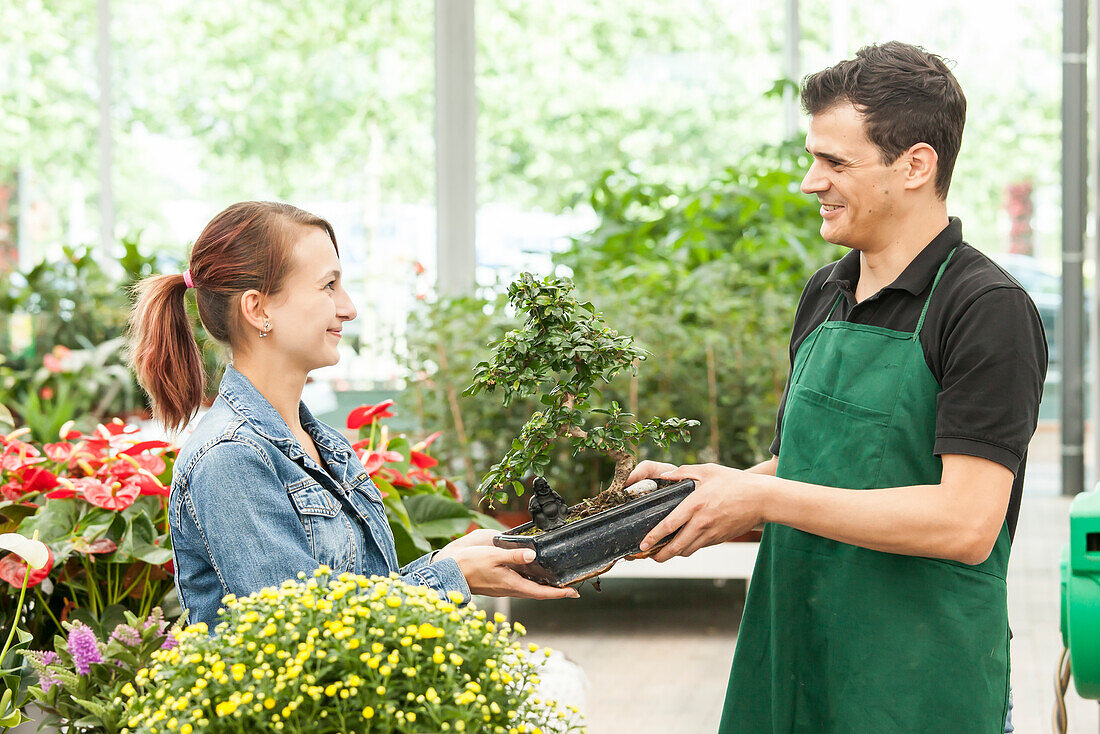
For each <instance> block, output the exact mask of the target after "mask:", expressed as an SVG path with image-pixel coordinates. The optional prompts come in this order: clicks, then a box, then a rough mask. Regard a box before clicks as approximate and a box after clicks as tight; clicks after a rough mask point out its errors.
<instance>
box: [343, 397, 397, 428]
mask: <svg viewBox="0 0 1100 734" xmlns="http://www.w3.org/2000/svg"><path fill="white" fill-rule="evenodd" d="M392 405H393V401H392V400H383V401H382V402H381V403H378V404H377V405H360V406H359V407H358V408H356V409H355V410H353V411H351V412H350V413H348V428H350V429H351V430H356V429H358V428H362V427H363V426H369V425H370V424H371V423H374V422H375V421H376V420H378V419H379V418H393V416H394V414H393V413H391V412H390V411H389V408H390V407H391V406H392Z"/></svg>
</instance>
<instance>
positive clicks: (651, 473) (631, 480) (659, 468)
mask: <svg viewBox="0 0 1100 734" xmlns="http://www.w3.org/2000/svg"><path fill="white" fill-rule="evenodd" d="M675 468H676V465H675V464H667V463H665V462H663V461H649V460H646V461H643V462H642V463H641V464H638V466H636V467H634V471H632V472H630V476H629V477H627V478H626V486H628V487H629V486H630V485H632V484H637V483H638V482H640V481H642V480H643V479H667V478H668V477H666V476H665V474H666V473H667V472H670V471H672V470H673V469H675Z"/></svg>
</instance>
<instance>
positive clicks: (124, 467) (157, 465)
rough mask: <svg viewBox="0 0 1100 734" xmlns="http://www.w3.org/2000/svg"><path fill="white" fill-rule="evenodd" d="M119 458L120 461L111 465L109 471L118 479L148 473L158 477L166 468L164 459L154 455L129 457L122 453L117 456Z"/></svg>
mask: <svg viewBox="0 0 1100 734" xmlns="http://www.w3.org/2000/svg"><path fill="white" fill-rule="evenodd" d="M119 458H120V459H121V460H120V461H116V462H114V463H113V464H111V469H110V472H111V474H113V475H114V476H116V477H118V478H122V477H128V476H130V475H132V474H138V473H141V472H148V473H149V474H152V475H153V476H160V475H161V474H163V473H164V469H165V466H166V465H165V463H164V459H162V458H160V457H159V456H157V455H156V454H138V455H137V456H131V455H129V454H126V453H122V454H119Z"/></svg>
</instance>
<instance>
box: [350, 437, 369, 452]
mask: <svg viewBox="0 0 1100 734" xmlns="http://www.w3.org/2000/svg"><path fill="white" fill-rule="evenodd" d="M369 447H370V439H369V438H364V439H363V440H362V441H356V442H355V443H353V444H352V445H351V448H352V449H353V450H355V451H356V452H359V451H362V450H363V449H365V448H369Z"/></svg>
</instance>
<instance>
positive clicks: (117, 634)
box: [111, 624, 141, 647]
mask: <svg viewBox="0 0 1100 734" xmlns="http://www.w3.org/2000/svg"><path fill="white" fill-rule="evenodd" d="M111 637H113V638H115V639H116V640H118V641H119V642H121V643H122V644H123V645H129V646H130V647H137V646H138V645H140V644H141V633H140V632H138V631H137V630H136V629H134V628H133V627H131V626H130V625H128V624H120V625H119V626H117V627H115V631H114V632H112V633H111Z"/></svg>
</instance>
